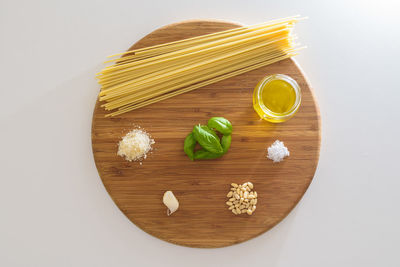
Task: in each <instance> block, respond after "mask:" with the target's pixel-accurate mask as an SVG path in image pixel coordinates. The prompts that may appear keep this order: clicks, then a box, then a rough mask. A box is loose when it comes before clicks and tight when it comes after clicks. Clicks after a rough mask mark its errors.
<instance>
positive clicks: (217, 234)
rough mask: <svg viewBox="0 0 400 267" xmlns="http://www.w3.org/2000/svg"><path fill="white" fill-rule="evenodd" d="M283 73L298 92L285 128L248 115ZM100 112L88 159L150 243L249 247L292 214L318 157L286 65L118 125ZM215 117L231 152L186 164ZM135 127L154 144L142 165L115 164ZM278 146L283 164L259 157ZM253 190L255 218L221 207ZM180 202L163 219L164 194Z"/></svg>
mask: <svg viewBox="0 0 400 267" xmlns="http://www.w3.org/2000/svg"><path fill="white" fill-rule="evenodd" d="M238 26H239V25H237V24H233V23H228V22H220V21H186V22H181V23H177V24H171V25H168V26H166V27H163V28H160V29H157V30H155V31H154V32H152V33H150V34H149V35H147V36H146V37H144V38H143V39H142V40H140V41H139V42H137V43H136V44H135V45H134V46H133V47H131V49H132V48H140V47H146V46H150V45H155V44H160V43H164V42H171V41H175V40H179V39H184V38H189V37H193V36H197V35H203V34H208V33H212V32H217V31H222V30H227V29H231V28H235V27H238ZM274 73H282V74H286V75H289V76H291V77H292V78H294V79H295V80H296V81H297V82H298V84H299V85H300V87H301V89H302V103H301V106H300V109H299V111H298V113H297V114H296V115H295V116H294V117H293V118H292V119H290V120H289V121H287V122H285V123H281V124H272V123H269V122H267V121H263V120H260V118H259V117H258V115H257V114H256V112H255V111H254V110H253V106H252V93H253V89H254V87H255V86H256V84H257V83H258V82H259V81H260V80H261V79H262V78H263V77H265V76H266V75H269V74H274ZM105 114H106V112H105V111H104V110H103V108H101V107H100V103H99V102H97V104H96V107H95V110H94V114H93V124H92V146H93V154H94V159H95V162H96V166H97V169H98V171H99V174H100V177H101V179H102V181H103V183H104V186H105V187H106V189H107V191H108V193H109V194H110V196H111V197H112V199H113V200H114V202H115V203H116V204H117V206H118V207H119V209H120V210H121V211H122V212H123V213H124V214H125V215H126V216H127V217H128V218H129V219H130V220H131V221H132V222H133V223H134V224H136V225H137V226H138V227H140V228H141V229H143V230H144V231H146V232H147V233H149V234H151V235H153V236H155V237H158V238H160V239H163V240H165V241H168V242H172V243H175V244H179V245H184V246H190V247H206V248H215V247H223V246H228V245H232V244H236V243H239V242H243V241H246V240H249V239H251V238H253V237H255V236H258V235H260V234H262V233H264V232H265V231H267V230H269V229H271V227H273V226H274V225H276V224H277V223H278V222H280V221H281V220H282V219H283V218H285V216H286V215H287V214H288V213H289V212H290V211H291V210H292V209H293V208H294V206H295V205H296V204H297V202H298V201H299V200H300V199H301V197H302V196H303V194H304V193H305V191H306V190H307V188H308V186H309V184H310V182H311V180H312V179H313V176H314V173H315V169H316V167H317V164H318V157H319V148H320V119H319V112H318V108H317V105H316V101H315V99H314V97H313V95H312V92H311V91H310V85H309V84H308V83H307V81H306V79H305V77H304V75H303V74H302V72H301V70H300V68H299V67H298V66H297V65H296V63H295V62H294V61H293V60H291V59H287V60H284V61H280V62H278V63H275V64H273V65H270V66H267V67H263V68H260V69H257V70H254V71H251V72H248V73H245V74H242V75H240V76H236V77H234V78H230V79H228V80H224V81H221V82H218V83H215V84H212V85H209V86H206V87H203V88H200V89H197V90H194V91H192V92H190V93H186V94H183V95H180V96H176V97H173V98H170V99H168V100H164V101H161V102H158V103H156V104H152V105H149V106H147V107H144V108H141V109H138V110H134V111H131V112H128V113H125V114H123V115H121V116H118V117H115V118H105V117H104V115H105ZM213 116H222V117H225V118H227V119H228V120H230V121H231V122H232V125H233V128H234V129H233V133H232V145H231V148H230V149H229V151H228V153H227V154H226V155H224V156H223V157H222V158H219V159H216V160H204V161H194V162H192V161H190V160H189V158H188V157H187V156H186V155H185V153H184V152H183V141H184V139H185V137H186V135H187V134H188V133H189V132H190V131H192V128H193V126H194V125H195V124H199V123H201V124H206V123H207V121H208V119H209V118H211V117H213ZM135 125H136V126H141V127H142V128H144V129H145V130H146V131H147V132H148V133H150V134H151V136H152V137H153V138H154V139H155V142H156V143H155V145H154V150H153V152H152V153H151V154H149V155H148V157H147V159H145V160H144V161H143V164H142V165H140V164H139V163H138V162H127V161H125V160H124V159H123V158H121V157H119V156H117V150H118V142H119V141H120V140H121V138H122V137H123V136H124V135H125V134H126V133H127V132H128V131H130V130H132V129H133V128H134V127H135ZM276 139H279V140H281V141H283V142H284V143H285V145H286V146H287V147H288V149H289V150H290V156H289V157H288V158H285V160H284V161H283V162H280V163H275V164H274V163H272V161H271V160H269V159H267V158H266V149H267V148H268V146H270V145H271V144H272V143H273V142H274V141H275V140H276ZM247 181H251V182H253V184H254V186H255V190H256V191H257V193H258V204H257V210H256V211H255V213H254V214H253V215H252V216H248V215H247V214H246V215H239V216H235V215H234V214H233V213H232V212H230V211H229V210H228V208H227V206H226V204H225V202H226V201H227V199H226V194H227V193H228V191H229V189H230V184H231V183H233V182H234V183H238V184H239V183H244V182H247ZM167 190H171V191H173V192H174V194H175V196H176V197H177V199H178V200H179V203H180V206H179V210H178V211H177V212H175V213H174V214H172V215H171V216H167V212H166V210H167V209H166V207H165V206H164V205H163V203H162V197H163V194H164V192H165V191H167Z"/></svg>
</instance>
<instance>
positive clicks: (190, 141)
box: [183, 133, 197, 160]
mask: <svg viewBox="0 0 400 267" xmlns="http://www.w3.org/2000/svg"><path fill="white" fill-rule="evenodd" d="M196 143H197V142H196V139H194V136H193V133H190V134H188V136H186V138H185V142H184V143H183V151H185V153H186V155H188V157H189V158H190V159H191V160H193V159H194V147H195V146H196Z"/></svg>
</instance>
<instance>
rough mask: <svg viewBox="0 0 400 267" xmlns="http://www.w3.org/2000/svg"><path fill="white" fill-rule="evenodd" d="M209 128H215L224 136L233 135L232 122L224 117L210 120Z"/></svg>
mask: <svg viewBox="0 0 400 267" xmlns="http://www.w3.org/2000/svg"><path fill="white" fill-rule="evenodd" d="M208 127H209V128H214V129H215V130H217V131H218V132H220V133H222V134H223V135H230V134H231V133H232V124H231V122H230V121H228V120H227V119H225V118H223V117H212V118H211V119H209V120H208Z"/></svg>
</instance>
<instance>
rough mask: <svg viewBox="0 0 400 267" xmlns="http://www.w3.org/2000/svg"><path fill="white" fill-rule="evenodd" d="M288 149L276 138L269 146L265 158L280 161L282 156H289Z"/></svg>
mask: <svg viewBox="0 0 400 267" xmlns="http://www.w3.org/2000/svg"><path fill="white" fill-rule="evenodd" d="M289 154H290V153H289V150H288V149H287V147H285V145H284V144H283V142H281V141H279V140H276V141H275V142H274V143H273V144H272V145H271V146H270V147H269V148H268V155H267V158H269V159H271V160H272V161H273V162H281V161H282V160H283V158H284V157H287V156H289Z"/></svg>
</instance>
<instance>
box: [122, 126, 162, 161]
mask: <svg viewBox="0 0 400 267" xmlns="http://www.w3.org/2000/svg"><path fill="white" fill-rule="evenodd" d="M154 143H155V142H154V140H153V139H151V138H150V136H149V135H148V134H147V133H146V132H145V131H143V130H141V129H134V130H132V131H130V132H129V133H127V134H126V135H125V136H124V138H122V140H121V141H120V142H119V147H118V153H117V154H118V156H121V157H125V159H126V160H127V161H141V160H143V159H145V158H146V157H147V153H148V152H149V151H150V150H151V149H152V148H151V145H152V144H154Z"/></svg>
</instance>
